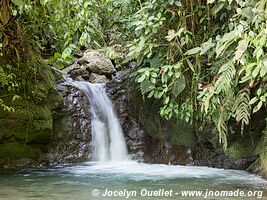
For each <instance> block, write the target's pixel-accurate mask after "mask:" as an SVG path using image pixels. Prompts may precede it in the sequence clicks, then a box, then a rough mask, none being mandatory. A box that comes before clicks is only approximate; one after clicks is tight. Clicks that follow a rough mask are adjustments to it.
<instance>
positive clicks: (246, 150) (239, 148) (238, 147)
mask: <svg viewBox="0 0 267 200" xmlns="http://www.w3.org/2000/svg"><path fill="white" fill-rule="evenodd" d="M253 151H254V147H253V145H251V144H246V143H244V142H242V143H241V142H234V143H232V144H231V145H230V146H229V147H228V148H227V150H226V152H225V154H226V155H227V156H229V157H230V158H233V159H236V158H240V157H248V156H251V155H252V154H253Z"/></svg>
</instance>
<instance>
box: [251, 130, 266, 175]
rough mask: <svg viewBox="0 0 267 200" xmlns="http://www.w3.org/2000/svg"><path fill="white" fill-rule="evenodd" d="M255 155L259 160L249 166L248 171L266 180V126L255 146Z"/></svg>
mask: <svg viewBox="0 0 267 200" xmlns="http://www.w3.org/2000/svg"><path fill="white" fill-rule="evenodd" d="M256 153H257V154H258V155H259V158H258V160H257V161H256V162H255V163H253V164H252V165H251V166H250V169H249V170H251V171H253V172H256V173H258V174H260V175H262V176H263V177H265V178H267V126H266V127H265V130H264V131H263V135H262V138H261V141H260V143H259V144H258V146H257V149H256Z"/></svg>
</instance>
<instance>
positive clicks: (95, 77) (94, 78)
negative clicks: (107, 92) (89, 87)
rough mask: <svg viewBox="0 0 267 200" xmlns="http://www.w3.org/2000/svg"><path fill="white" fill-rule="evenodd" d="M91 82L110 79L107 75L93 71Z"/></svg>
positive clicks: (103, 81)
mask: <svg viewBox="0 0 267 200" xmlns="http://www.w3.org/2000/svg"><path fill="white" fill-rule="evenodd" d="M89 82H91V83H108V82H109V79H108V78H107V77H106V76H105V75H99V74H95V73H92V74H91V75H90V77H89Z"/></svg>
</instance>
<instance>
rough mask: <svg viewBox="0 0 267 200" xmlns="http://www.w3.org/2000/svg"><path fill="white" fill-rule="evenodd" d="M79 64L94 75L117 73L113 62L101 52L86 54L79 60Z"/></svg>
mask: <svg viewBox="0 0 267 200" xmlns="http://www.w3.org/2000/svg"><path fill="white" fill-rule="evenodd" d="M78 63H79V64H81V65H84V66H85V67H86V69H87V70H88V71H90V72H92V73H96V74H101V75H108V76H110V75H111V74H113V73H115V72H116V70H115V67H114V65H113V64H112V62H111V60H110V59H109V58H108V57H107V56H106V55H105V54H104V53H102V52H100V51H89V52H85V53H84V56H83V57H82V58H80V59H79V60H78Z"/></svg>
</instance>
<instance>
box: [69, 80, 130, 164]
mask: <svg viewBox="0 0 267 200" xmlns="http://www.w3.org/2000/svg"><path fill="white" fill-rule="evenodd" d="M70 84H71V85H73V86H75V87H77V88H79V89H80V90H82V91H83V92H84V93H85V94H86V96H87V98H88V100H89V101H90V104H91V114H92V121H91V125H92V146H93V160H94V161H100V162H107V161H112V162H120V161H127V160H128V154H127V147H126V143H125V140H124V136H123V131H122V128H121V125H120V123H119V120H118V118H117V116H116V114H115V112H114V109H113V105H112V102H111V101H110V99H109V97H108V95H107V93H106V89H105V85H103V84H92V83H88V82H83V81H72V82H70Z"/></svg>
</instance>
